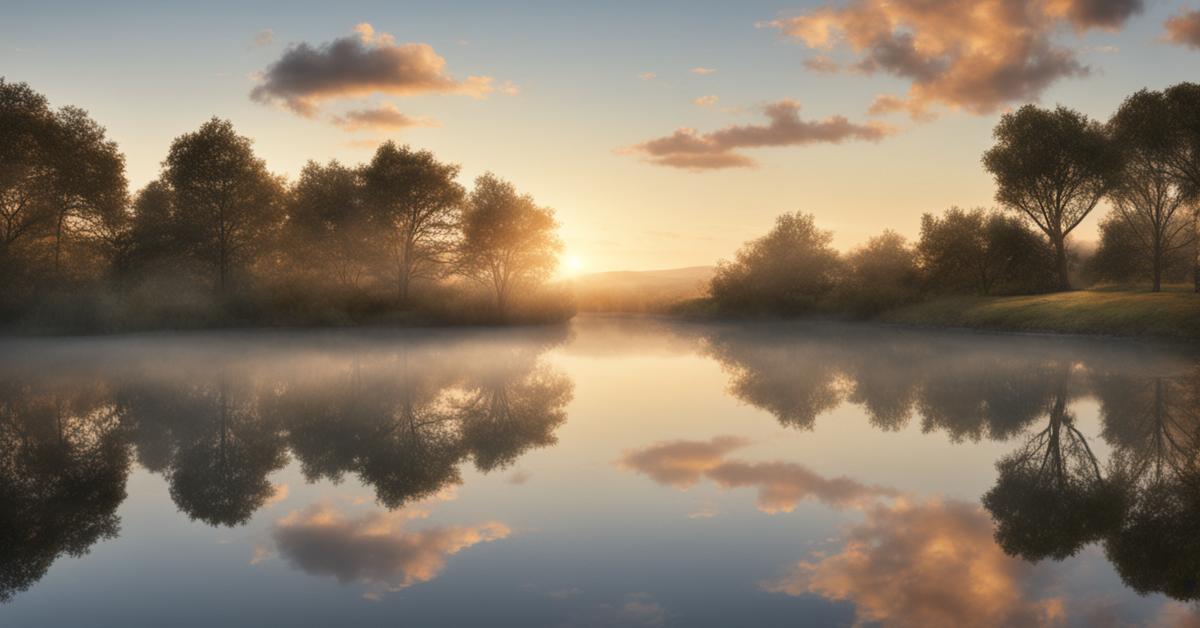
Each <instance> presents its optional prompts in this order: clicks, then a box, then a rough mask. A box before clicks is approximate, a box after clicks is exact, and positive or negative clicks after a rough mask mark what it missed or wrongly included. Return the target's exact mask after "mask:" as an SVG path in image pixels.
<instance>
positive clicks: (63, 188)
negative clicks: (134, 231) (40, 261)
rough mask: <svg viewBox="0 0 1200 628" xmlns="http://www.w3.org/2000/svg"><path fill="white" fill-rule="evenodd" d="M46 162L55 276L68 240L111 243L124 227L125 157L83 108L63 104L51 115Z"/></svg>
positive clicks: (125, 204)
mask: <svg viewBox="0 0 1200 628" xmlns="http://www.w3.org/2000/svg"><path fill="white" fill-rule="evenodd" d="M51 162H52V164H53V170H54V182H53V195H54V200H53V212H54V214H53V225H52V229H53V234H54V274H55V276H56V277H61V276H62V274H63V263H64V259H63V256H64V253H65V251H64V245H66V244H67V240H68V239H69V238H72V237H76V236H78V237H83V238H86V239H91V240H94V241H99V242H100V243H102V244H108V245H112V244H113V243H114V242H113V241H114V239H115V238H116V237H118V235H119V234H120V233H121V232H122V231H123V229H124V228H125V226H126V223H127V221H128V216H127V214H126V206H127V205H128V192H127V189H126V187H127V183H126V180H125V156H124V155H122V154H121V152H120V150H119V149H118V148H117V144H116V142H113V141H111V140H109V139H108V138H107V137H106V136H105V130H104V127H102V126H100V125H99V124H97V123H96V122H95V121H94V120H92V119H91V117H90V116H88V113H87V112H86V111H84V110H83V109H79V108H77V107H64V108H62V109H60V110H59V111H58V113H57V114H56V115H55V125H54V137H53V141H52V144H51Z"/></svg>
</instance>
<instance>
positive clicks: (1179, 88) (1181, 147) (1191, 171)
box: [1163, 83, 1200, 292]
mask: <svg viewBox="0 0 1200 628" xmlns="http://www.w3.org/2000/svg"><path fill="white" fill-rule="evenodd" d="M1163 94H1164V95H1165V97H1166V101H1167V107H1168V110H1169V111H1170V114H1169V117H1170V120H1171V123H1172V131H1173V132H1172V140H1173V141H1172V150H1171V151H1170V153H1169V154H1170V159H1169V160H1168V165H1169V166H1170V168H1171V171H1172V172H1173V173H1174V174H1175V176H1176V177H1178V178H1179V179H1180V181H1182V183H1183V185H1184V187H1185V191H1186V192H1187V195H1188V199H1189V201H1190V203H1191V219H1192V235H1193V237H1194V238H1196V239H1198V240H1200V85H1198V84H1196V83H1179V84H1177V85H1172V86H1171V87H1168V88H1167V89H1166V90H1165V91H1164V92H1163ZM1192 279H1193V283H1194V284H1195V291H1196V292H1200V246H1197V247H1196V250H1195V251H1194V254H1193V259H1192Z"/></svg>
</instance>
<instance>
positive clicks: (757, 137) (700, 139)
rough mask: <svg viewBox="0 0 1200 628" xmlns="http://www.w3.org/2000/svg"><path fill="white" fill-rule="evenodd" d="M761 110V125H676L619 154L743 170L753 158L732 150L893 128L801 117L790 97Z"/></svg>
mask: <svg viewBox="0 0 1200 628" xmlns="http://www.w3.org/2000/svg"><path fill="white" fill-rule="evenodd" d="M763 112H764V113H765V114H766V116H767V119H768V120H769V122H768V124H765V125H754V124H750V125H735V126H729V127H725V128H724V129H720V130H717V131H713V132H711V133H704V134H701V133H699V132H697V131H696V130H695V129H691V128H681V129H678V130H676V131H675V132H674V133H672V134H671V135H667V136H664V137H659V138H655V139H652V140H648V141H646V142H642V143H640V144H635V145H633V146H629V147H626V148H624V149H621V152H624V153H629V154H637V155H642V156H643V157H644V158H645V159H646V161H648V162H650V163H652V164H655V165H659V166H669V167H672V168H683V169H687V170H693V171H700V170H716V169H721V168H748V167H753V166H754V165H756V162H755V161H754V160H753V159H752V158H750V157H748V156H746V155H744V154H742V153H739V152H737V151H738V149H743V148H761V147H768V146H804V145H808V144H839V143H841V142H845V141H878V140H881V139H883V138H884V137H887V136H888V135H891V134H892V133H894V132H895V129H894V128H893V127H891V126H889V125H886V124H882V123H879V122H868V123H865V124H858V123H854V122H850V121H849V120H848V119H846V118H845V117H844V116H831V117H828V118H825V119H823V120H818V121H807V120H802V119H800V104H799V103H797V102H795V101H793V100H782V101H779V102H776V103H772V104H770V105H767V106H766V107H764V108H763Z"/></svg>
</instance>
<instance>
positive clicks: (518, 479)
mask: <svg viewBox="0 0 1200 628" xmlns="http://www.w3.org/2000/svg"><path fill="white" fill-rule="evenodd" d="M528 481H529V472H528V471H525V470H524V469H517V470H516V471H513V472H512V474H511V475H509V476H508V483H509V484H514V485H516V486H521V485H522V484H525V483H526V482H528Z"/></svg>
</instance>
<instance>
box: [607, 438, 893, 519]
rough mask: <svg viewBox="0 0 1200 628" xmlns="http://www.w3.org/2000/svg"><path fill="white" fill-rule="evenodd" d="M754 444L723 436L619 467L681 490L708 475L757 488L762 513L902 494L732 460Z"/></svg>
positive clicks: (628, 456) (669, 446) (637, 457)
mask: <svg viewBox="0 0 1200 628" xmlns="http://www.w3.org/2000/svg"><path fill="white" fill-rule="evenodd" d="M748 444H749V442H748V441H746V440H744V439H740V438H737V437H734V436H718V437H716V438H713V439H711V440H708V441H685V440H679V441H670V442H664V443H658V444H655V445H652V446H650V447H647V448H645V449H640V450H633V451H629V452H626V453H625V455H624V457H622V458H621V460H620V461H619V465H620V466H621V467H623V468H625V469H629V470H631V471H635V472H638V473H642V474H645V475H647V476H649V477H650V478H651V479H653V480H654V481H656V482H658V483H660V484H667V485H669V486H674V487H676V488H679V489H687V488H689V487H691V486H692V485H694V484H695V483H696V482H698V481H700V479H701V478H702V477H703V478H708V479H709V480H711V481H713V482H716V483H717V485H718V486H721V487H723V488H754V489H757V490H758V509H759V510H761V511H763V512H766V513H778V512H790V511H792V510H794V509H795V508H796V506H797V505H798V504H800V502H802V501H805V500H808V499H814V500H817V501H819V502H821V503H824V504H827V505H829V506H832V507H835V508H847V507H850V506H859V505H863V504H867V503H870V502H873V501H874V500H876V499H878V498H881V497H896V496H898V495H899V494H900V493H899V491H896V490H894V489H890V488H886V487H881V486H869V485H866V484H862V483H861V482H857V481H855V480H851V479H849V478H845V477H835V478H827V477H825V476H822V475H820V474H818V473H816V472H814V471H812V470H811V469H809V468H807V467H805V466H803V465H800V464H795V463H791V462H742V461H738V460H731V459H729V458H728V454H729V453H730V452H732V451H734V450H736V449H739V448H741V447H745V446H746V445H748Z"/></svg>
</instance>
